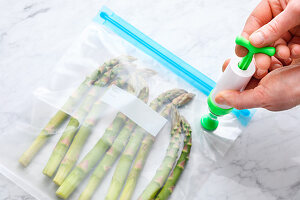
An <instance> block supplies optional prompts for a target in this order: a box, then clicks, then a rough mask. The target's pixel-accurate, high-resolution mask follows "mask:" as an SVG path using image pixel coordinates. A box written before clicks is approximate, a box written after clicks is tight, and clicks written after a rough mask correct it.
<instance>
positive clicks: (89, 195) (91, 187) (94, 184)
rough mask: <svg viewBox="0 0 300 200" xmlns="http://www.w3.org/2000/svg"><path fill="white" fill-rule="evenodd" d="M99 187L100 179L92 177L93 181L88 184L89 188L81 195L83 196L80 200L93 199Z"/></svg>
mask: <svg viewBox="0 0 300 200" xmlns="http://www.w3.org/2000/svg"><path fill="white" fill-rule="evenodd" d="M98 185H99V181H98V179H97V178H96V177H94V176H92V177H91V179H90V180H89V182H88V185H87V187H86V188H85V190H84V191H83V192H82V193H81V195H80V197H79V200H89V199H91V198H92V196H93V194H94V192H95V191H96V189H97V187H98Z"/></svg>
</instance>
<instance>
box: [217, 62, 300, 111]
mask: <svg viewBox="0 0 300 200" xmlns="http://www.w3.org/2000/svg"><path fill="white" fill-rule="evenodd" d="M228 63H229V60H227V61H225V63H224V66H223V69H225V68H226V67H227V65H228ZM299 78H300V63H299V64H296V65H290V66H286V67H281V68H279V69H275V70H273V71H271V72H270V73H268V74H267V75H266V76H265V77H264V78H262V79H261V80H259V79H256V78H252V79H251V80H250V82H249V84H248V86H247V88H246V90H245V91H243V92H239V91H233V90H227V91H222V92H220V93H219V94H218V95H217V96H216V99H215V100H216V102H217V103H218V104H226V105H229V106H232V107H234V108H237V109H247V108H255V107H262V108H266V109H268V110H271V111H279V110H286V109H290V108H292V107H295V106H297V105H299V104H300V82H299Z"/></svg>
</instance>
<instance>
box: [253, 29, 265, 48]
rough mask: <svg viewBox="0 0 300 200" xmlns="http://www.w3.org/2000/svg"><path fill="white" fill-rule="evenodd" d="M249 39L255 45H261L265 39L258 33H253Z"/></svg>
mask: <svg viewBox="0 0 300 200" xmlns="http://www.w3.org/2000/svg"><path fill="white" fill-rule="evenodd" d="M249 39H250V41H251V42H253V43H254V44H256V45H259V44H263V43H264V41H265V37H264V35H263V33H262V32H260V31H258V32H256V33H253V34H252V35H251V36H250V38H249Z"/></svg>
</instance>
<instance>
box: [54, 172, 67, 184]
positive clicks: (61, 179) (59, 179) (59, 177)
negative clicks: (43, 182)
mask: <svg viewBox="0 0 300 200" xmlns="http://www.w3.org/2000/svg"><path fill="white" fill-rule="evenodd" d="M67 175H68V173H67V170H59V171H57V174H56V175H55V177H54V179H53V182H54V183H55V184H56V185H58V186H60V185H61V184H62V183H63V182H64V180H65V178H66V177H67Z"/></svg>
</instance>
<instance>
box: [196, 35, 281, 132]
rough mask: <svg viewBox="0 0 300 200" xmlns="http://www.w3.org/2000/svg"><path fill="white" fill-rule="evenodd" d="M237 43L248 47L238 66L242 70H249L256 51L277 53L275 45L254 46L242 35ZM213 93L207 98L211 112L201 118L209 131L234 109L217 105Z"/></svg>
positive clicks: (271, 54) (238, 37)
mask: <svg viewBox="0 0 300 200" xmlns="http://www.w3.org/2000/svg"><path fill="white" fill-rule="evenodd" d="M235 43H236V44H238V45H241V46H243V47H245V48H246V49H248V54H247V55H246V56H245V57H243V58H242V59H241V61H240V62H239V63H238V67H239V68H240V69H241V70H247V69H248V67H249V65H250V64H251V61H252V58H253V55H254V54H256V53H263V54H266V55H268V56H273V55H274V54H275V48H274V47H263V48H257V47H254V46H253V45H252V44H251V43H250V41H249V40H247V39H245V38H244V37H242V36H237V37H236V39H235ZM225 72H226V71H225ZM216 87H218V84H217V86H216ZM227 89H232V88H227ZM235 89H236V88H235ZM240 89H241V88H240ZM216 91H220V90H216ZM212 93H213V92H211V93H210V95H209V96H208V99H207V103H208V107H209V110H210V113H209V114H208V115H205V116H203V117H202V118H201V125H202V127H203V128H204V129H206V130H208V131H214V130H215V129H216V128H217V127H218V125H219V121H218V117H219V116H223V115H226V114H228V113H230V112H231V111H232V109H233V108H228V109H225V108H221V107H219V105H217V104H216V103H215V102H214V100H213V99H212V96H214V95H215V94H214V95H212Z"/></svg>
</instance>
